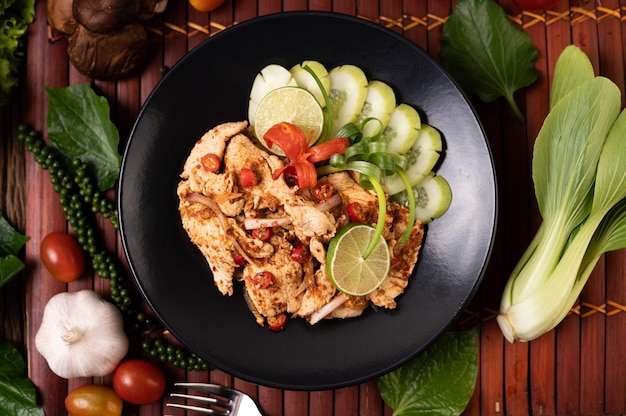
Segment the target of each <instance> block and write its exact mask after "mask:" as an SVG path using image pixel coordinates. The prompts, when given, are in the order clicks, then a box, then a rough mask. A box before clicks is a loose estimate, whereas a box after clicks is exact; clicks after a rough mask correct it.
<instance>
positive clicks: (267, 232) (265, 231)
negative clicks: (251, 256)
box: [252, 227, 274, 241]
mask: <svg viewBox="0 0 626 416" xmlns="http://www.w3.org/2000/svg"><path fill="white" fill-rule="evenodd" d="M272 235H274V232H273V231H272V229H271V228H267V227H261V228H255V229H254V230H252V237H253V238H256V239H257V240H261V241H268V240H269V239H270V238H272Z"/></svg>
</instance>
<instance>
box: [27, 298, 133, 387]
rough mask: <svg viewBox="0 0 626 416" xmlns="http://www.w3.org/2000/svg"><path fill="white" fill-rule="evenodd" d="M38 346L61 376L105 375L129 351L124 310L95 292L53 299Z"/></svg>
mask: <svg viewBox="0 0 626 416" xmlns="http://www.w3.org/2000/svg"><path fill="white" fill-rule="evenodd" d="M35 346H36V348H37V351H39V353H40V354H41V355H43V357H44V358H45V359H46V361H47V362H48V365H49V366H50V369H51V370H52V371H53V372H54V373H55V374H56V375H58V376H59V377H63V378H72V377H94V376H105V375H107V374H111V373H112V372H113V370H115V367H116V366H117V364H119V362H120V361H121V360H122V358H124V356H125V355H126V353H127V352H128V337H127V336H126V333H125V332H124V321H123V318H122V314H121V313H120V311H119V310H118V309H117V308H116V307H115V306H114V305H113V304H111V303H109V302H107V301H105V300H104V299H102V297H100V295H98V294H97V293H96V292H94V291H93V290H81V291H78V292H73V293H68V292H62V293H59V294H57V295H54V296H53V297H52V298H50V300H49V301H48V303H47V304H46V307H45V309H44V313H43V319H42V321H41V327H40V328H39V331H38V332H37V335H36V336H35Z"/></svg>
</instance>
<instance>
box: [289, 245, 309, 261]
mask: <svg viewBox="0 0 626 416" xmlns="http://www.w3.org/2000/svg"><path fill="white" fill-rule="evenodd" d="M291 258H292V259H293V260H294V261H296V262H298V263H300V264H304V263H306V262H307V261H308V260H309V249H308V248H307V246H298V247H294V248H293V250H291Z"/></svg>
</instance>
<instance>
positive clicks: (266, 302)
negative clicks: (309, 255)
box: [243, 237, 302, 317]
mask: <svg viewBox="0 0 626 416" xmlns="http://www.w3.org/2000/svg"><path fill="white" fill-rule="evenodd" d="M273 239H275V240H274V241H273V243H274V245H275V246H276V252H275V253H274V255H273V256H272V257H270V258H269V259H267V260H265V261H263V262H261V263H259V264H258V266H255V265H248V266H246V268H245V269H244V272H243V279H244V282H245V284H246V290H247V292H248V296H249V297H250V300H251V302H252V303H253V305H254V308H255V309H256V310H257V312H259V313H260V314H261V315H263V316H266V317H271V316H275V315H278V314H280V313H281V312H289V313H292V312H295V311H296V310H297V309H298V306H299V305H300V299H299V296H298V288H299V287H300V284H301V283H302V266H301V265H300V264H299V263H297V262H295V261H293V260H292V259H291V256H290V253H291V247H292V246H291V244H289V242H287V241H286V240H284V239H282V238H280V237H273ZM259 273H271V276H273V281H271V282H267V281H265V282H262V281H260V279H262V278H266V277H267V276H262V277H260V276H258V275H259Z"/></svg>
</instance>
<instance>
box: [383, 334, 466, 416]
mask: <svg viewBox="0 0 626 416" xmlns="http://www.w3.org/2000/svg"><path fill="white" fill-rule="evenodd" d="M477 377H478V328H477V327H476V328H473V329H470V330H468V331H464V332H448V333H446V334H444V335H443V336H442V337H441V338H439V339H438V340H437V341H436V342H435V343H434V344H433V345H432V346H430V347H429V348H428V349H427V350H426V351H424V352H423V353H422V354H421V355H419V356H418V357H417V358H415V359H414V360H412V361H410V362H409V363H407V364H405V365H404V366H402V367H400V368H398V369H397V370H395V371H392V372H391V373H389V374H386V375H384V376H382V377H381V378H380V379H379V381H378V387H379V390H380V394H381V396H382V398H383V400H384V401H385V403H387V404H388V405H389V406H390V407H392V408H393V415H394V416H402V415H425V414H437V415H459V414H461V413H462V412H463V410H464V409H465V407H466V406H467V403H468V402H469V400H470V398H471V396H472V393H473V392H474V388H475V386H476V379H477Z"/></svg>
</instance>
